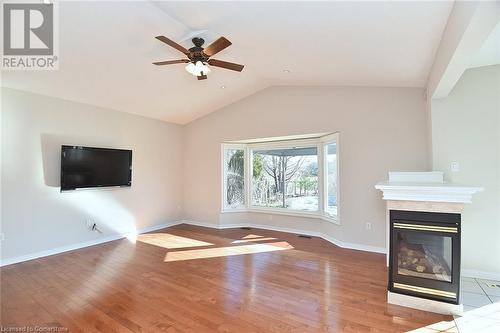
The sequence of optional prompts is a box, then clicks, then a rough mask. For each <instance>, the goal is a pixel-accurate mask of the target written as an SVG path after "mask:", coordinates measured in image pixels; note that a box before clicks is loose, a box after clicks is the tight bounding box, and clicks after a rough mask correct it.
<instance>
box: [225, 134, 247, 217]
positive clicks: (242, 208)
mask: <svg viewBox="0 0 500 333" xmlns="http://www.w3.org/2000/svg"><path fill="white" fill-rule="evenodd" d="M228 149H234V150H236V149H237V150H243V160H244V166H243V169H244V170H243V177H244V178H243V186H244V188H243V191H244V192H243V193H244V194H245V197H244V200H243V205H242V206H240V207H238V208H231V207H226V197H227V191H226V185H227V177H226V176H227V174H226V165H225V159H226V156H225V152H226V150H228ZM247 152H248V150H247V147H246V145H244V144H233V143H223V144H222V145H221V159H220V162H221V171H222V172H221V177H222V179H221V212H222V213H238V212H246V211H247V206H248V197H247V195H248V190H247V187H248V182H247V161H248V156H247Z"/></svg>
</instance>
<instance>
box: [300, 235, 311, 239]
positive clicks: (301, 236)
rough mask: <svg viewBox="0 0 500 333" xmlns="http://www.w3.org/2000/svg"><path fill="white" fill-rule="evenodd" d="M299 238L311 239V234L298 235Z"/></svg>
mask: <svg viewBox="0 0 500 333" xmlns="http://www.w3.org/2000/svg"><path fill="white" fill-rule="evenodd" d="M298 236H299V237H300V238H308V239H311V236H307V235H298Z"/></svg>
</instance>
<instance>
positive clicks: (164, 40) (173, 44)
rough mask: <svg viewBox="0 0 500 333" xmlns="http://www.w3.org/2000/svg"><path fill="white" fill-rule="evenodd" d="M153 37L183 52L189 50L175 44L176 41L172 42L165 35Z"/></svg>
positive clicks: (187, 52) (186, 52)
mask: <svg viewBox="0 0 500 333" xmlns="http://www.w3.org/2000/svg"><path fill="white" fill-rule="evenodd" d="M155 38H156V39H158V40H160V41H162V42H163V43H165V44H167V45H168V46H171V47H173V48H174V49H176V50H179V51H181V52H182V53H184V54H189V51H188V50H187V49H186V48H185V47H184V46H182V45H179V44H177V43H176V42H174V41H173V40H171V39H168V38H167V37H165V36H156V37H155Z"/></svg>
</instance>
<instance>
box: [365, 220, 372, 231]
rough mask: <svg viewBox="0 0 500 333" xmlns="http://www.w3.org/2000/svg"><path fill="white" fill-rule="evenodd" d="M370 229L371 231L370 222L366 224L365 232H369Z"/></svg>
mask: <svg viewBox="0 0 500 333" xmlns="http://www.w3.org/2000/svg"><path fill="white" fill-rule="evenodd" d="M371 229H372V224H371V222H366V230H371Z"/></svg>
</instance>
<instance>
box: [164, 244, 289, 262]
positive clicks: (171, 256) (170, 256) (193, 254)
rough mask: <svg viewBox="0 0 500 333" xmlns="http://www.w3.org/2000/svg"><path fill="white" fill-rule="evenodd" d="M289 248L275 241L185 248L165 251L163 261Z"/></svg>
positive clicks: (287, 245)
mask: <svg viewBox="0 0 500 333" xmlns="http://www.w3.org/2000/svg"><path fill="white" fill-rule="evenodd" d="M291 249H293V246H291V245H290V244H288V242H275V243H265V244H251V245H242V246H228V247H218V248H212V249H200V250H185V251H176V252H169V253H167V255H166V256H165V260H164V261H165V262H172V261H180V260H192V259H206V258H217V257H227V256H237V255H241V254H253V253H262V252H272V251H282V250H291Z"/></svg>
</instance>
